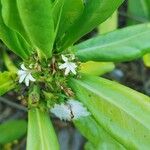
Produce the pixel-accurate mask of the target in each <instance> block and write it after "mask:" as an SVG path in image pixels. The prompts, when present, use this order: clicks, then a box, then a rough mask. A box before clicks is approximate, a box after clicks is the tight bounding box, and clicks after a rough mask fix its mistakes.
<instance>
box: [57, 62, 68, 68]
mask: <svg viewBox="0 0 150 150" xmlns="http://www.w3.org/2000/svg"><path fill="white" fill-rule="evenodd" d="M65 68H67V64H66V63H64V64H61V65H60V66H59V69H65Z"/></svg>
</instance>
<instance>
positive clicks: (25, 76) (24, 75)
mask: <svg viewBox="0 0 150 150" xmlns="http://www.w3.org/2000/svg"><path fill="white" fill-rule="evenodd" d="M31 72H32V71H31V70H29V69H27V68H26V67H25V65H24V64H22V65H21V70H18V76H19V83H22V82H23V81H25V85H26V86H29V82H30V81H32V82H34V81H35V79H34V78H33V76H32V75H31Z"/></svg>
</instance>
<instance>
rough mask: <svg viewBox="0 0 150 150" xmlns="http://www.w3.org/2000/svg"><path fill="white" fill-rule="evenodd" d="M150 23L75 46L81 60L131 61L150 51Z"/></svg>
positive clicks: (74, 48) (74, 49)
mask: <svg viewBox="0 0 150 150" xmlns="http://www.w3.org/2000/svg"><path fill="white" fill-rule="evenodd" d="M149 39H150V24H142V25H135V26H132V27H127V28H124V29H121V30H116V31H114V32H111V33H108V34H104V35H101V36H98V37H96V38H92V39H90V40H87V41H85V42H83V43H81V44H78V45H76V46H74V47H73V48H72V49H73V52H74V53H75V55H76V56H77V57H78V58H79V59H80V60H81V61H89V60H93V61H113V62H121V61H130V60H133V59H137V58H139V57H142V56H143V55H144V54H146V53H148V52H150V42H149Z"/></svg>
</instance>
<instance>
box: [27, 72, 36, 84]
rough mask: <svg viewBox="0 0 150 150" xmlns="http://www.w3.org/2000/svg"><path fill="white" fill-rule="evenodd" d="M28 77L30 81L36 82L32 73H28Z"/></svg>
mask: <svg viewBox="0 0 150 150" xmlns="http://www.w3.org/2000/svg"><path fill="white" fill-rule="evenodd" d="M28 78H29V80H30V81H32V82H35V81H36V80H35V79H34V78H33V76H32V75H31V73H29V74H28Z"/></svg>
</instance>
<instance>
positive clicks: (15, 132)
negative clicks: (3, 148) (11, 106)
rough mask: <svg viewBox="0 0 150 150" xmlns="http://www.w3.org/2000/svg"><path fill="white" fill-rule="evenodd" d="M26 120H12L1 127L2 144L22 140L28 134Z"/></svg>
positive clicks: (0, 141) (0, 140)
mask: <svg viewBox="0 0 150 150" xmlns="http://www.w3.org/2000/svg"><path fill="white" fill-rule="evenodd" d="M26 131H27V123H26V121H25V120H10V121H7V122H5V123H3V124H1V125H0V134H1V136H0V144H6V143H9V142H13V141H14V140H18V139H20V138H21V137H22V136H24V135H25V134H26Z"/></svg>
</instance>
